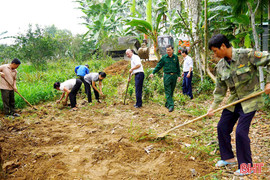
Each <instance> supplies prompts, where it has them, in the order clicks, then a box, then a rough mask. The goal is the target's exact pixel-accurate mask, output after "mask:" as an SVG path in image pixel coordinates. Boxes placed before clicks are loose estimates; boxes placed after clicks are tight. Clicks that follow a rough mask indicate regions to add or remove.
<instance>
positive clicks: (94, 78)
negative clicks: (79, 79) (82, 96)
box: [84, 72, 106, 103]
mask: <svg viewBox="0 0 270 180" xmlns="http://www.w3.org/2000/svg"><path fill="white" fill-rule="evenodd" d="M105 77H106V73H105V72H99V73H89V74H86V75H85V76H84V80H85V82H86V86H85V88H86V90H87V94H89V96H88V102H89V103H91V102H92V96H91V88H90V85H91V86H92V88H93V90H94V93H95V97H96V100H97V102H98V103H101V101H100V100H99V95H103V92H102V80H103V79H104V78H105ZM96 82H99V89H98V88H97V87H96Z"/></svg>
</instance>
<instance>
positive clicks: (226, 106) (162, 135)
mask: <svg viewBox="0 0 270 180" xmlns="http://www.w3.org/2000/svg"><path fill="white" fill-rule="evenodd" d="M264 92H265V91H260V92H257V93H254V94H251V95H249V96H247V97H245V98H243V99H239V100H237V101H235V102H232V103H230V104H227V105H225V106H222V107H220V108H218V109H215V110H214V111H213V113H215V112H218V111H221V110H223V109H225V108H228V107H230V106H233V105H236V104H238V103H240V102H243V101H245V100H248V99H251V98H253V97H256V96H259V95H261V94H263V93H264ZM206 116H207V114H204V115H202V116H200V117H197V118H195V119H193V120H191V121H189V122H186V123H184V124H179V125H178V126H175V127H174V128H171V129H169V130H168V131H166V132H164V133H162V134H159V135H158V136H157V138H163V137H164V136H166V135H167V134H168V133H169V132H171V131H173V130H175V129H177V128H179V127H183V126H185V125H188V124H190V123H194V122H196V121H199V120H201V119H203V118H204V117H206Z"/></svg>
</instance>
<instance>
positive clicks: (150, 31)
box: [126, 1, 167, 59]
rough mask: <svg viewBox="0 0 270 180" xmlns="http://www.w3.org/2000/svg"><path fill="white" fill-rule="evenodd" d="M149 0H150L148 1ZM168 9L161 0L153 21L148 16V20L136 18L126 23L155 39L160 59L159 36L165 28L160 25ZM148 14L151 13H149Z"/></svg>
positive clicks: (156, 53)
mask: <svg viewBox="0 0 270 180" xmlns="http://www.w3.org/2000/svg"><path fill="white" fill-rule="evenodd" d="M149 2H150V1H148V3H149ZM148 5H149V4H148ZM149 6H150V5H149ZM166 10H167V7H166V6H164V2H163V1H161V2H160V3H158V5H157V8H156V9H155V16H154V21H152V20H151V19H150V18H149V17H148V18H147V20H144V19H138V18H134V19H132V20H130V21H129V22H127V24H126V25H130V26H133V27H135V28H136V30H137V31H139V32H141V33H144V34H145V35H146V36H148V37H149V38H150V39H151V40H152V41H153V45H154V52H155V55H156V57H157V58H158V59H160V53H159V48H158V40H157V38H158V35H159V32H160V30H161V29H162V28H163V27H161V26H160V23H161V21H162V16H163V15H164V13H165V12H166ZM147 14H148V15H149V13H147ZM151 22H153V23H151Z"/></svg>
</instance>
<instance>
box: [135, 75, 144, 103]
mask: <svg viewBox="0 0 270 180" xmlns="http://www.w3.org/2000/svg"><path fill="white" fill-rule="evenodd" d="M143 81H144V73H143V72H139V73H136V74H135V89H136V106H138V107H141V106H142V88H143Z"/></svg>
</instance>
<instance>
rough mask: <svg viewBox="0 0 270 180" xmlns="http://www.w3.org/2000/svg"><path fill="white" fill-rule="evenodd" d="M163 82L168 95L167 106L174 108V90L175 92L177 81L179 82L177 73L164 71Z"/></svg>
mask: <svg viewBox="0 0 270 180" xmlns="http://www.w3.org/2000/svg"><path fill="white" fill-rule="evenodd" d="M163 82H164V90H165V96H166V104H165V106H166V107H167V108H171V107H172V108H174V102H173V92H174V89H175V86H176V82H177V75H176V74H173V75H171V74H166V73H164V77H163Z"/></svg>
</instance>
